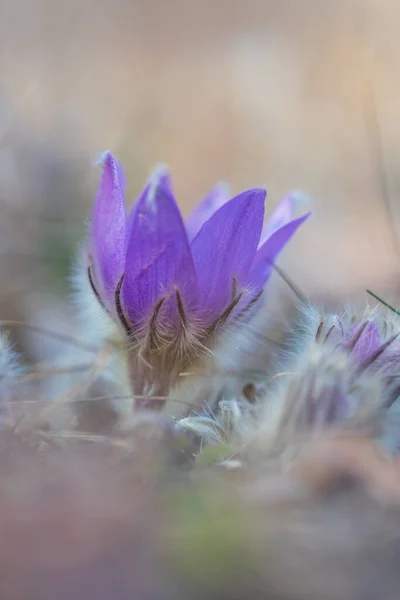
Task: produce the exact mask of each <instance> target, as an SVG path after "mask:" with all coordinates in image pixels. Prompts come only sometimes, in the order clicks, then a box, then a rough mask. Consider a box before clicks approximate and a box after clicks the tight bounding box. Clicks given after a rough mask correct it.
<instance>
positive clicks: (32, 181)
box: [0, 0, 400, 358]
mask: <svg viewBox="0 0 400 600" xmlns="http://www.w3.org/2000/svg"><path fill="white" fill-rule="evenodd" d="M0 11H1V12H0V141H1V144H0V232H1V234H0V252H1V261H0V315H1V317H2V318H3V319H11V318H13V319H22V320H28V321H30V322H34V323H38V324H41V325H47V326H51V327H53V328H57V329H63V328H64V329H65V328H67V329H69V328H70V327H71V325H70V319H72V317H73V316H72V315H69V313H68V311H69V310H70V309H69V308H68V295H67V293H66V291H67V290H68V280H66V277H68V274H69V272H70V266H71V260H72V259H73V256H74V252H75V249H76V243H77V242H78V241H79V240H80V239H81V237H82V234H83V232H84V220H85V219H86V218H87V216H88V215H89V211H90V206H91V203H92V201H93V198H94V195H95V192H96V186H97V182H98V178H99V170H98V168H95V167H94V166H93V163H94V161H95V160H96V158H97V156H98V154H99V152H101V151H103V150H105V149H111V150H112V151H113V152H114V153H116V154H117V155H118V157H119V158H120V159H121V160H122V161H123V163H124V166H125V169H126V172H127V175H128V184H129V185H128V189H129V194H128V197H129V198H130V199H133V198H134V197H135V194H137V193H138V192H139V190H140V189H141V187H142V186H143V183H144V181H145V179H146V177H147V176H148V174H149V171H150V169H151V168H152V167H153V166H154V165H155V164H156V163H158V162H164V163H167V164H168V165H169V166H170V168H171V169H172V174H173V177H174V181H175V189H176V192H177V196H178V200H179V202H180V204H181V206H182V209H183V211H184V213H185V214H186V213H187V212H188V211H189V210H190V208H191V207H192V206H193V205H194V204H195V203H196V202H197V201H198V200H199V199H200V198H201V197H202V195H203V194H205V192H207V191H208V189H209V188H210V187H211V186H212V185H213V184H214V183H215V182H216V181H218V180H225V181H227V182H229V183H230V185H231V186H232V190H233V192H239V191H242V190H243V189H244V188H246V187H252V186H259V185H261V186H266V187H267V189H268V199H267V212H269V211H271V210H272V208H273V207H274V206H275V205H276V204H277V202H278V201H279V200H281V199H282V198H283V197H284V195H286V194H287V193H288V192H290V191H292V190H300V191H302V192H303V193H304V195H305V197H307V198H308V199H309V200H308V202H309V206H310V207H311V208H312V210H314V216H313V218H312V220H311V221H309V222H308V223H307V225H305V226H304V227H303V229H302V230H301V231H300V232H299V233H298V234H297V236H296V238H295V239H294V240H293V242H292V243H291V244H290V245H289V246H288V248H287V249H286V250H285V252H284V254H283V255H282V259H281V261H280V264H281V266H282V267H283V268H284V269H285V270H286V272H287V273H288V274H289V275H290V277H291V278H292V279H293V280H295V282H296V283H297V284H298V286H299V287H300V288H301V289H302V290H303V292H304V293H305V294H307V295H308V296H309V297H310V298H312V299H313V300H315V301H317V302H319V303H324V304H327V305H332V306H337V305H339V304H342V303H343V302H344V301H345V300H349V299H351V300H353V299H361V300H363V299H365V298H366V295H365V288H366V287H369V288H372V289H373V290H374V291H375V292H376V293H379V294H380V295H383V296H385V297H386V298H388V299H390V300H392V301H393V302H396V301H397V300H399V301H400V298H398V291H400V277H399V272H400V224H399V223H398V219H399V212H400V207H399V202H398V196H399V192H400V174H399V173H400V171H399V168H398V167H399V164H400V118H399V117H400V115H399V95H400V61H399V52H400V42H399V40H400V5H399V3H398V2H397V1H396V0H370V1H367V0H302V1H301V2H299V1H298V0H279V1H278V0H246V1H241V0H201V2H194V1H192V0H165V1H164V2H163V1H162V0H113V2H105V0H69V1H68V2H66V1H65V0H62V1H61V0H34V1H31V2H29V1H28V0H13V1H12V2H11V1H10V0H2V1H1V3H0ZM305 210H308V206H301V207H300V208H299V212H302V211H303V212H304V211H305ZM66 281H67V282H66ZM276 290H278V293H279V294H283V293H289V294H290V290H286V288H285V286H284V284H283V283H282V282H279V281H276ZM276 290H274V289H272V287H271V294H272V295H273V294H276V293H277V291H276ZM19 335H22V333H21V332H20V334H19ZM23 341H24V346H25V350H27V351H28V353H29V352H31V353H32V354H33V355H35V358H37V354H38V353H39V354H40V352H41V350H40V348H39V349H38V348H37V345H35V344H36V342H34V341H33V340H32V339H31V338H30V337H29V339H25V338H24V340H23Z"/></svg>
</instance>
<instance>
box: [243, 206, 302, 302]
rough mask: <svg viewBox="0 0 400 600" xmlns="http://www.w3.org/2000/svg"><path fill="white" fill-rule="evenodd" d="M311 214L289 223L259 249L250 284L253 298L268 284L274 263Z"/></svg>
mask: <svg viewBox="0 0 400 600" xmlns="http://www.w3.org/2000/svg"><path fill="white" fill-rule="evenodd" d="M310 215H311V213H307V214H305V215H303V216H302V217H299V218H298V219H294V220H293V221H291V222H290V223H287V224H286V225H284V226H283V227H281V228H280V229H278V230H277V231H275V233H273V234H272V235H271V236H270V237H269V238H268V239H267V241H266V242H264V244H263V245H262V246H261V247H260V248H259V249H258V251H257V254H256V256H255V258H254V262H253V264H252V267H251V271H250V275H249V278H248V284H249V286H250V288H251V290H252V293H253V296H256V295H257V294H258V293H259V292H260V291H261V290H262V289H263V287H264V285H265V284H266V282H267V280H268V278H269V277H270V275H271V273H272V271H273V263H274V262H275V260H276V258H277V257H278V255H279V253H280V252H281V251H282V250H283V248H284V247H285V246H286V244H287V243H288V242H289V240H290V238H291V237H292V236H293V235H294V234H295V233H296V231H297V229H298V228H299V227H300V225H302V223H304V221H306V220H307V219H308V217H309V216H310Z"/></svg>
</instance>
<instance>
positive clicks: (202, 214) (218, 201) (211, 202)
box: [186, 183, 229, 240]
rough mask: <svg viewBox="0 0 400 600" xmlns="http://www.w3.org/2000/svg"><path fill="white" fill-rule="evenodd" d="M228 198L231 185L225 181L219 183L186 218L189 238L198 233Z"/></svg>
mask: <svg viewBox="0 0 400 600" xmlns="http://www.w3.org/2000/svg"><path fill="white" fill-rule="evenodd" d="M228 200H229V187H228V186H227V185H226V184H225V183H217V185H215V186H214V187H213V188H212V189H211V190H210V191H209V192H208V194H207V195H206V196H205V198H204V199H203V200H202V201H201V202H200V203H199V204H198V205H197V206H196V207H195V209H194V210H193V211H192V212H191V214H190V215H189V217H188V218H187V219H186V231H187V233H188V237H189V240H192V239H193V238H194V237H195V235H197V233H198V232H199V230H200V228H201V226H202V225H203V224H204V223H205V222H206V221H207V220H208V219H209V218H210V217H211V216H212V215H213V214H214V213H215V211H216V210H218V209H219V208H221V206H223V205H224V204H225V203H226V202H228Z"/></svg>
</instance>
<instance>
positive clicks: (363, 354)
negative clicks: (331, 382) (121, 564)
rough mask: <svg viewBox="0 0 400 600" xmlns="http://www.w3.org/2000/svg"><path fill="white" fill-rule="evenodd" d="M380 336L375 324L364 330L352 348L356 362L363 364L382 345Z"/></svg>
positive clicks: (370, 324)
mask: <svg viewBox="0 0 400 600" xmlns="http://www.w3.org/2000/svg"><path fill="white" fill-rule="evenodd" d="M382 343H383V342H382V339H381V335H380V333H379V329H378V327H377V326H376V325H375V323H372V322H371V323H369V324H368V325H367V327H366V328H365V329H364V331H363V333H362V335H361V336H360V339H359V340H358V341H357V343H356V344H355V346H354V348H353V354H354V356H355V358H356V360H357V362H363V361H364V360H365V359H367V358H368V356H370V355H371V354H372V353H373V352H376V350H378V348H379V347H380V346H381V345H382Z"/></svg>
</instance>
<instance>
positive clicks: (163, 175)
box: [122, 169, 197, 326]
mask: <svg viewBox="0 0 400 600" xmlns="http://www.w3.org/2000/svg"><path fill="white" fill-rule="evenodd" d="M146 190H147V192H146ZM146 190H145V192H144V193H143V194H142V196H141V197H140V199H139V201H138V203H137V205H136V207H135V211H134V215H133V222H132V228H131V234H130V238H129V241H128V248H127V253H126V270H125V276H124V282H123V286H122V298H123V305H124V309H125V311H126V313H127V315H128V317H129V319H130V320H131V322H132V324H133V325H134V326H141V325H143V323H144V321H145V319H146V318H148V317H149V315H150V314H151V312H152V310H153V309H154V307H155V304H156V303H157V301H158V300H160V299H161V298H162V297H163V296H168V295H169V294H171V292H172V291H173V287H174V286H176V287H177V288H178V289H179V291H180V294H181V297H182V300H183V302H184V305H185V308H186V309H189V310H192V309H193V307H194V305H195V301H196V299H197V298H196V296H197V291H196V290H197V282H196V274H195V270H194V266H193V260H192V256H191V252H190V247H189V242H188V239H187V234H186V230H185V226H184V224H183V221H182V217H181V214H180V212H179V209H178V206H177V205H176V202H175V198H174V196H173V193H172V189H171V181H170V177H169V174H168V172H166V170H165V169H163V170H161V171H160V170H158V171H157V172H156V173H155V174H154V175H153V177H152V180H151V182H150V185H149V186H148V187H147V188H146ZM172 305H173V307H174V308H173V312H174V313H175V315H176V304H175V303H172V304H170V306H172ZM169 318H171V319H173V318H174V315H171V314H169Z"/></svg>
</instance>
